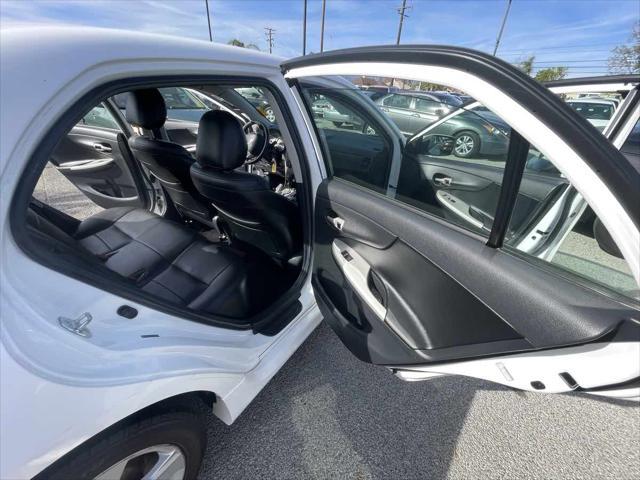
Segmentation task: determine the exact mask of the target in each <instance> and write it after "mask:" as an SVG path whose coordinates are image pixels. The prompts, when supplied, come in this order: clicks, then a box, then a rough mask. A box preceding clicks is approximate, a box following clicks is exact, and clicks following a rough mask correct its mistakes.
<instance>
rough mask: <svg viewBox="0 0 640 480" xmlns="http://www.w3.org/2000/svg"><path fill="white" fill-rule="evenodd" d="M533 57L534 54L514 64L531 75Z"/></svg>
mask: <svg viewBox="0 0 640 480" xmlns="http://www.w3.org/2000/svg"><path fill="white" fill-rule="evenodd" d="M535 59H536V57H535V55H531V56H530V57H529V58H527V59H525V60H522V61H521V62H519V63H517V64H516V66H517V67H518V68H519V69H520V70H522V71H523V72H524V73H526V74H527V75H531V74H532V73H533V61H534V60H535Z"/></svg>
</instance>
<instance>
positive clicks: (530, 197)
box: [419, 156, 567, 225]
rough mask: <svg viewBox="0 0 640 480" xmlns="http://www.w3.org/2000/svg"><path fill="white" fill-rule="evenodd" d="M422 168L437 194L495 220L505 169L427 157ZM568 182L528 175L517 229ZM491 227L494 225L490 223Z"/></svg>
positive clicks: (518, 208)
mask: <svg viewBox="0 0 640 480" xmlns="http://www.w3.org/2000/svg"><path fill="white" fill-rule="evenodd" d="M419 163H420V168H421V169H422V171H423V173H424V177H425V178H426V179H427V180H428V181H429V182H430V183H431V187H432V188H433V189H434V190H435V191H436V195H437V192H438V191H440V190H443V191H446V192H448V193H450V194H451V195H452V196H453V197H454V198H455V199H460V200H462V201H463V202H465V203H466V204H468V205H470V206H471V207H473V208H475V209H477V210H478V211H479V212H481V213H482V215H485V216H487V217H489V218H490V219H491V220H492V219H493V217H494V216H495V208H496V205H497V204H498V197H499V196H500V189H501V186H502V178H503V175H504V169H503V168H500V167H492V166H490V165H482V164H477V163H472V162H464V161H456V160H449V159H437V158H434V157H429V156H423V157H421V159H420V162H419ZM566 185H567V181H566V179H563V178H561V177H560V176H557V175H542V174H533V173H528V172H525V174H524V175H523V178H522V182H521V188H520V190H519V191H518V199H517V201H516V206H515V208H514V212H513V217H514V219H516V220H517V221H514V225H519V224H521V223H522V222H524V221H525V220H526V219H527V218H529V217H530V216H531V215H533V214H534V213H535V212H536V211H537V210H538V209H539V208H540V207H541V206H542V205H545V204H547V203H548V202H547V201H548V199H549V198H550V196H551V195H552V194H555V193H554V192H555V191H556V189H557V188H559V187H562V188H564V187H566ZM489 225H490V223H489Z"/></svg>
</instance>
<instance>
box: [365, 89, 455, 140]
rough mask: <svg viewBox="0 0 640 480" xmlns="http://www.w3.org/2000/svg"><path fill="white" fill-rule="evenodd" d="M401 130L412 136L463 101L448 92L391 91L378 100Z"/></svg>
mask: <svg viewBox="0 0 640 480" xmlns="http://www.w3.org/2000/svg"><path fill="white" fill-rule="evenodd" d="M376 103H377V104H378V105H380V108H381V109H382V111H383V112H385V113H387V114H388V115H389V116H390V117H391V119H392V120H393V121H394V123H395V124H396V125H398V128H399V129H400V131H401V132H402V133H403V134H405V135H406V136H408V137H410V136H413V135H414V134H416V133H417V132H419V131H420V130H422V129H423V128H426V127H428V126H429V125H431V124H432V123H433V122H435V121H437V120H439V119H440V118H442V117H444V116H445V115H448V114H449V113H451V112H452V111H454V110H456V109H457V108H458V107H460V106H461V105H462V101H461V100H460V99H459V98H457V97H456V96H454V95H451V94H449V93H446V92H412V91H404V92H399V93H391V94H389V95H385V96H383V97H380V98H378V99H377V100H376Z"/></svg>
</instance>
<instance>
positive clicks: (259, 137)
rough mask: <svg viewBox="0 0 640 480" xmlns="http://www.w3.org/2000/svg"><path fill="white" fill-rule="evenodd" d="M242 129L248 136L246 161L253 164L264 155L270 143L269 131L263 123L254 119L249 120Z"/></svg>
mask: <svg viewBox="0 0 640 480" xmlns="http://www.w3.org/2000/svg"><path fill="white" fill-rule="evenodd" d="M242 130H243V131H244V135H245V137H246V138H247V159H246V160H245V161H244V163H245V164H247V165H252V164H254V163H256V162H257V161H258V160H260V159H261V158H262V156H263V155H264V152H265V150H266V149H267V145H268V144H269V133H268V132H267V128H266V127H265V126H264V125H263V124H261V123H259V122H253V121H251V122H247V123H246V124H245V125H244V126H243V127H242Z"/></svg>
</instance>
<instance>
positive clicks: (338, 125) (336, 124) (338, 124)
mask: <svg viewBox="0 0 640 480" xmlns="http://www.w3.org/2000/svg"><path fill="white" fill-rule="evenodd" d="M331 123H333V124H334V125H335V126H336V127H338V128H340V127H341V126H342V125H344V122H333V121H332V122H331Z"/></svg>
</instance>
